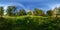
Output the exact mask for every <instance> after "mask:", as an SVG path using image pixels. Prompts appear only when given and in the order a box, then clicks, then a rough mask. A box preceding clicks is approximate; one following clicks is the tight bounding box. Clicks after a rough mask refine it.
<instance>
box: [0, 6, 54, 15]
mask: <svg viewBox="0 0 60 30" xmlns="http://www.w3.org/2000/svg"><path fill="white" fill-rule="evenodd" d="M6 13H7V14H6V15H8V16H25V15H34V16H45V15H46V16H53V15H55V13H54V10H48V11H47V12H46V13H45V12H44V11H43V10H42V9H38V8H34V11H31V10H29V11H28V12H26V11H25V10H24V9H20V10H19V11H17V7H16V6H8V7H7V9H6ZM3 15H4V7H0V16H3Z"/></svg>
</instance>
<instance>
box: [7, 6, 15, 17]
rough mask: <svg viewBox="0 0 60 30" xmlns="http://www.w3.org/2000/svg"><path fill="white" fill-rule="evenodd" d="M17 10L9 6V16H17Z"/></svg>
mask: <svg viewBox="0 0 60 30" xmlns="http://www.w3.org/2000/svg"><path fill="white" fill-rule="evenodd" d="M15 10H16V7H15V6H8V8H7V15H9V16H11V15H15Z"/></svg>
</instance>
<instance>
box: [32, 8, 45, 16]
mask: <svg viewBox="0 0 60 30" xmlns="http://www.w3.org/2000/svg"><path fill="white" fill-rule="evenodd" d="M33 14H34V15H36V16H42V15H44V11H42V10H41V9H37V8H35V9H34V11H33Z"/></svg>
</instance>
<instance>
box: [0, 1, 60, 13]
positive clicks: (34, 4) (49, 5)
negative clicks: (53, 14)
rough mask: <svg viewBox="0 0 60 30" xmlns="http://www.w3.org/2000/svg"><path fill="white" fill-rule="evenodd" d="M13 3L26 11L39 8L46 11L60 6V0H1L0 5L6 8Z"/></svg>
mask: <svg viewBox="0 0 60 30" xmlns="http://www.w3.org/2000/svg"><path fill="white" fill-rule="evenodd" d="M11 5H13V6H17V7H18V9H20V8H23V9H25V10H26V11H27V10H28V9H31V10H34V8H39V9H42V10H43V11H45V12H46V11H47V10H49V9H53V8H55V7H59V6H60V0H0V6H4V8H5V9H6V8H7V6H11Z"/></svg>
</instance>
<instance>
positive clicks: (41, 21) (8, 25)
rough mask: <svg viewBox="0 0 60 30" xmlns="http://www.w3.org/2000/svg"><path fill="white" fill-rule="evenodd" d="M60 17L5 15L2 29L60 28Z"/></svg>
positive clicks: (37, 29) (50, 29)
mask: <svg viewBox="0 0 60 30" xmlns="http://www.w3.org/2000/svg"><path fill="white" fill-rule="evenodd" d="M59 29H60V18H52V17H43V16H3V17H1V18H0V30H59Z"/></svg>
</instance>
